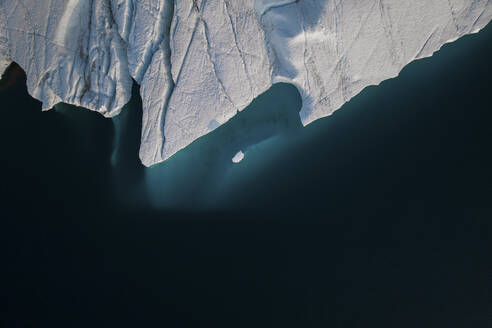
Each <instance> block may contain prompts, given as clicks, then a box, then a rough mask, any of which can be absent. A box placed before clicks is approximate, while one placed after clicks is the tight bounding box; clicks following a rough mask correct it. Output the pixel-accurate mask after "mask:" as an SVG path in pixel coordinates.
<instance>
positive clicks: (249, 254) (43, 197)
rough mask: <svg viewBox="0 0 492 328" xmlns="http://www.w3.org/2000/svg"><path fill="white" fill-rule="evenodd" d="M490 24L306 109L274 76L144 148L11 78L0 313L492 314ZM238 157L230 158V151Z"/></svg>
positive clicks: (186, 316) (84, 317) (121, 123)
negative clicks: (302, 113)
mask: <svg viewBox="0 0 492 328" xmlns="http://www.w3.org/2000/svg"><path fill="white" fill-rule="evenodd" d="M491 95H492V26H488V27H487V28H485V29H484V30H483V31H481V32H480V33H478V34H475V35H469V36H466V37H464V38H462V39H460V40H458V41H456V42H454V43H452V44H448V45H445V46H444V47H443V48H442V49H441V50H440V51H439V52H438V53H436V54H435V55H434V56H433V57H431V58H427V59H422V60H419V61H416V62H414V63H411V64H410V65H408V66H407V67H406V68H405V69H404V70H403V71H402V72H401V74H400V75H399V77H397V78H395V79H391V80H388V81H385V82H383V83H382V84H381V85H379V86H372V87H369V88H366V89H365V90H364V91H363V92H362V93H361V94H359V95H358V96H356V97H355V98H354V99H352V100H351V101H350V102H349V103H347V104H345V105H344V106H343V107H342V108H341V109H340V110H339V111H337V112H335V114H334V115H332V116H330V117H327V118H324V119H321V120H318V121H315V122H314V123H312V124H310V125H308V126H306V127H304V128H303V127H302V126H301V124H300V122H299V119H298V111H299V109H300V106H301V100H300V97H299V94H298V93H297V91H296V89H295V88H294V87H293V86H291V85H287V84H278V85H275V86H273V87H272V88H271V89H270V90H269V91H268V92H266V93H265V94H263V95H261V96H260V97H258V98H257V99H256V100H255V101H254V102H253V103H252V104H251V105H250V106H249V107H248V108H246V109H244V110H243V111H242V112H241V113H239V114H238V115H237V116H236V117H234V118H233V119H231V120H230V121H229V122H228V123H227V124H225V125H223V126H221V127H219V128H218V129H216V130H215V131H213V132H212V133H210V134H209V135H207V136H204V137H203V138H200V139H198V140H196V141H195V142H194V143H193V144H192V145H190V146H189V147H188V148H186V149H184V150H182V151H180V152H179V153H177V154H176V155H175V156H173V157H172V158H171V159H169V160H168V161H166V162H164V163H161V164H158V165H155V166H153V167H151V168H145V167H144V166H142V165H141V164H140V162H139V159H138V146H139V138H140V120H141V105H140V99H139V96H138V85H135V86H134V90H133V98H132V100H131V102H130V103H129V104H128V105H127V106H126V107H125V109H124V110H123V112H122V114H121V115H120V116H118V117H116V118H114V119H105V118H103V117H102V116H100V115H99V114H96V113H94V112H91V111H88V110H86V109H82V108H76V107H74V106H69V105H65V104H60V105H57V106H55V108H54V109H53V110H50V111H48V112H41V111H40V108H41V105H40V103H39V102H38V101H36V100H34V99H32V98H31V97H29V95H28V94H27V91H26V88H25V85H23V82H22V77H20V78H17V80H16V81H14V82H9V83H8V85H3V87H2V89H1V90H0V109H1V120H0V124H1V127H0V136H1V138H0V142H1V148H0V149H1V150H2V152H1V154H0V158H1V169H0V172H1V192H2V195H1V196H2V197H1V200H0V204H1V208H2V215H1V217H2V218H1V220H0V222H1V223H0V236H1V241H2V245H0V246H1V247H2V252H1V256H2V275H4V277H2V279H1V281H2V283H1V284H0V291H1V292H0V295H2V296H1V297H0V300H1V302H2V303H1V305H2V306H1V308H0V322H1V323H2V324H3V323H5V325H3V326H5V327H14V326H37V327H44V326H50V327H52V326H63V327H87V326H99V325H101V326H117V325H125V326H126V325H133V326H134V327H135V326H147V327H156V326H166V327H222V326H223V327H328V326H329V327H373V326H376V327H416V326H419V327H436V326H438V327H441V326H442V327H488V326H489V325H490V323H491V320H492V319H491V316H490V308H491V305H492V302H491V299H490V293H489V291H490V288H491V287H492V286H491V279H490V277H491V273H492V271H491V269H492V265H491V263H492V262H491V260H490V259H491V256H490V255H491V254H490V249H491V245H490V237H491V231H492V229H491V228H492V224H491V222H490V220H491V219H492V171H491V167H492V155H491V151H490V149H491V147H490V142H491V141H492V129H491V124H492V101H491ZM239 150H242V151H243V152H244V153H245V157H244V159H243V160H242V161H241V162H240V163H238V164H234V163H232V161H231V159H232V157H233V156H234V154H236V152H237V151H239Z"/></svg>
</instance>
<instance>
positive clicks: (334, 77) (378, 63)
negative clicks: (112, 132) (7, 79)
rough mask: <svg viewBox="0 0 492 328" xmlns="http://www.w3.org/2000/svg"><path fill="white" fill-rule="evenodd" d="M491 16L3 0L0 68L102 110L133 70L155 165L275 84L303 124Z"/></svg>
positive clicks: (374, 6) (344, 4) (468, 3)
mask: <svg viewBox="0 0 492 328" xmlns="http://www.w3.org/2000/svg"><path fill="white" fill-rule="evenodd" d="M491 19H492V2H491V1H489V0H433V1H429V0H414V1H408V0H362V1H361V0H331V1H328V0H241V1H235V0H174V1H173V0H0V73H2V72H3V71H4V70H5V69H6V68H7V67H8V65H9V64H10V63H11V62H16V63H17V64H19V65H20V66H21V67H22V68H23V69H24V70H25V71H26V75H27V87H28V91H29V93H30V94H31V95H32V96H33V97H34V98H36V99H39V100H40V101H41V102H42V104H43V105H42V108H43V110H49V109H50V108H53V106H54V105H56V104H57V103H60V102H64V103H68V104H73V105H77V106H82V107H85V108H88V109H91V110H94V111H97V112H99V113H101V114H102V115H104V116H105V117H114V116H115V115H117V114H118V113H119V112H120V111H121V109H122V107H123V106H124V105H125V104H126V103H127V102H128V101H129V99H130V97H131V89H132V83H133V80H134V81H136V82H137V83H138V84H139V85H140V93H141V98H142V102H143V103H142V105H143V117H142V135H141V146H140V159H141V161H142V163H143V164H144V165H146V166H150V165H153V164H156V163H159V162H162V161H164V160H166V159H167V158H169V157H170V156H172V155H173V154H175V153H176V152H178V151H179V150H181V149H183V148H185V147H186V146H187V145H189V144H190V143H191V142H193V141H194V140H195V139H197V138H200V137H201V136H203V135H205V134H207V133H209V132H211V131H213V130H214V129H216V128H217V127H219V126H220V125H222V124H225V123H226V122H227V121H228V120H229V119H231V118H232V117H234V116H235V115H236V114H237V113H238V112H239V111H241V110H242V109H244V108H245V107H247V106H248V104H250V103H251V102H252V100H253V99H255V98H256V97H257V96H259V95H260V94H262V93H263V92H265V91H266V90H268V89H269V88H270V87H271V86H272V85H273V84H274V83H278V82H286V83H291V84H293V85H294V86H295V87H296V88H297V89H298V90H299V93H300V95H301V97H302V101H303V104H302V108H301V110H300V113H299V114H300V120H301V122H302V124H303V125H307V124H309V123H311V122H313V121H315V120H317V119H319V118H322V117H326V116H329V115H331V114H332V113H333V112H334V111H336V110H337V109H339V108H340V107H341V106H342V105H343V104H344V103H346V102H348V101H349V100H350V99H351V98H352V97H354V96H355V95H357V94H358V93H359V92H361V91H362V89H364V88H365V87H367V86H370V85H377V84H379V83H381V82H382V81H384V80H386V79H390V78H393V77H396V76H397V75H398V74H399V72H400V71H401V70H402V69H403V67H404V66H406V65H407V64H408V63H410V62H412V61H414V60H416V59H419V58H424V57H429V56H431V55H432V54H433V53H434V52H435V51H437V50H439V49H440V47H441V46H442V45H443V44H445V43H447V42H452V41H454V40H456V39H458V38H460V37H461V36H464V35H466V34H470V33H476V32H478V31H480V30H481V29H482V28H483V27H484V26H486V25H487V24H488V23H489V22H490V20H491Z"/></svg>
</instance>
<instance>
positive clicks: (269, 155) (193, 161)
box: [56, 27, 492, 211]
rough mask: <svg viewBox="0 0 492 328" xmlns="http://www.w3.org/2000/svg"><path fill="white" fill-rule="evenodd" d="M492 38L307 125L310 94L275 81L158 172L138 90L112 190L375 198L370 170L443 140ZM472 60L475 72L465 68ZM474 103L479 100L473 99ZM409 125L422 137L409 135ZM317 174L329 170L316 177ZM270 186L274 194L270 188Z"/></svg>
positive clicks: (206, 203)
mask: <svg viewBox="0 0 492 328" xmlns="http://www.w3.org/2000/svg"><path fill="white" fill-rule="evenodd" d="M491 35H492V31H491V28H490V27H488V28H486V29H484V30H483V31H481V32H480V33H479V34H476V35H470V36H466V37H464V38H462V39H460V40H458V41H456V42H455V43H453V44H449V45H445V46H444V47H443V49H442V50H441V51H439V52H438V53H436V54H435V55H434V56H433V57H432V58H427V59H423V60H419V61H416V62H414V63H411V64H410V65H408V66H407V67H406V68H405V69H404V70H403V71H402V72H401V74H400V75H399V77H398V78H396V79H392V80H388V81H385V82H383V83H382V84H381V85H379V86H371V87H368V88H366V89H365V90H363V92H362V93H361V94H359V95H358V96H356V97H355V98H354V99H353V100H351V101H350V102H349V103H347V104H345V105H344V106H343V107H342V108H341V109H340V110H339V111H337V112H335V114H334V115H332V116H330V117H327V118H324V119H321V120H318V121H315V122H314V123H312V124H310V125H308V126H306V127H304V128H303V127H302V126H301V124H300V121H299V115H298V112H299V109H300V108H301V98H300V96H299V93H298V92H297V90H296V88H295V87H293V86H292V85H289V84H276V85H274V86H273V87H272V88H271V89H270V90H268V91H267V92H266V93H265V94H262V95H260V96H259V97H258V98H257V99H255V100H254V101H253V103H252V104H250V106H248V107H247V108H245V109H244V110H243V111H242V112H240V113H239V114H238V115H237V116H235V117H234V118H232V119H231V120H230V121H229V122H227V123H226V124H224V125H222V126H220V127H219V128H217V129H216V130H214V131H213V132H211V133H210V134H208V135H206V136H204V137H202V138H199V139H198V140H196V141H195V142H193V143H192V144H191V145H190V146H188V147H187V148H185V149H183V150H181V151H179V152H178V153H177V154H175V155H174V156H173V157H171V158H170V159H168V160H167V161H165V162H163V163H160V164H157V165H154V166H152V167H150V168H145V167H143V166H142V165H141V164H140V163H139V161H138V155H137V154H138V144H139V134H140V127H139V126H140V120H141V110H142V109H141V102H140V99H139V96H138V86H135V88H134V90H133V97H132V101H131V102H130V103H129V104H128V105H127V106H125V108H124V109H123V110H122V113H121V114H120V116H118V117H115V118H113V119H112V122H113V132H114V137H113V147H112V153H111V158H110V162H111V165H112V171H113V179H112V180H113V188H112V189H113V191H114V193H115V195H117V196H116V198H118V199H119V202H121V203H122V204H123V206H136V207H148V206H150V207H154V208H165V209H187V210H190V209H192V210H203V209H235V208H255V207H257V206H258V207H260V208H262V207H268V206H269V200H268V198H269V195H268V193H280V194H282V193H284V194H285V195H284V196H280V195H279V196H278V197H286V198H292V197H293V196H292V195H293V194H296V193H297V191H296V190H295V188H296V187H295V185H296V183H297V182H296V181H297V180H296V176H298V177H299V179H307V180H308V181H310V180H312V181H311V182H308V183H311V184H313V185H315V186H316V187H315V188H314V189H310V192H311V193H312V195H310V196H306V197H309V199H308V201H307V202H308V204H305V203H306V199H304V200H303V203H304V206H306V207H308V208H309V207H312V206H314V205H315V204H311V203H310V202H311V201H312V202H313V203H314V202H321V203H323V202H325V201H326V200H327V199H332V201H334V202H335V201H337V199H338V198H339V197H342V196H340V195H342V194H344V193H347V192H349V191H348V190H347V189H350V188H351V187H349V186H353V188H354V189H357V188H360V186H356V181H357V179H369V180H371V182H367V184H366V185H364V186H363V187H362V189H363V190H365V191H364V192H367V193H368V194H371V188H372V187H370V186H371V184H374V185H376V184H378V183H380V181H377V179H374V180H372V178H371V177H367V176H365V175H370V176H377V175H378V174H380V173H381V172H378V171H374V170H373V171H370V170H371V168H377V167H384V166H385V162H389V163H391V161H392V158H391V156H400V157H401V156H414V155H415V156H418V155H419V154H412V151H409V152H405V153H404V154H401V153H396V152H395V149H399V150H400V151H401V150H402V149H404V148H407V147H410V148H413V145H415V142H417V144H418V143H421V145H419V146H418V147H422V144H424V145H431V144H432V143H438V142H439V137H437V136H435V135H432V133H433V132H432V131H433V129H435V128H434V127H432V126H430V124H435V121H433V119H432V117H439V116H441V117H442V119H443V122H446V119H447V115H448V113H449V112H452V109H450V108H448V107H452V106H454V104H453V103H452V101H451V102H448V101H446V99H445V98H446V97H448V96H449V95H448V93H449V92H452V93H453V94H456V92H458V93H459V92H460V91H463V92H465V91H466V92H468V91H467V90H465V89H466V84H467V83H464V84H463V85H459V84H460V83H463V81H462V82H459V81H460V76H462V77H463V78H464V79H473V78H474V77H473V76H474V75H473V72H467V70H468V71H470V70H476V69H477V67H476V66H471V65H470V63H469V60H470V58H471V55H472V54H473V56H474V58H475V59H473V60H478V59H477V58H482V60H484V59H483V58H484V57H483V56H485V57H486V56H487V53H489V52H490V50H489V49H490V46H488V48H486V47H485V46H484V44H485V43H487V42H488V43H489V44H490V40H491ZM481 52H482V53H483V55H481V54H480V53H481ZM467 62H468V63H469V66H468V67H467V66H466V65H464V63H467ZM444 79H446V81H445V80H444ZM453 79H454V80H453ZM450 90H451V91H450ZM468 97H476V95H473V93H471V94H470V95H469V96H468ZM415 99H416V101H415ZM412 101H413V102H412ZM70 107H73V106H68V105H57V106H56V111H57V112H59V113H62V114H63V116H64V117H66V118H67V119H68V121H70V122H71V123H70V124H71V125H73V126H74V129H75V130H76V131H79V132H78V135H79V136H80V138H81V139H82V140H83V139H84V138H88V137H87V134H88V133H89V135H90V132H87V131H88V130H90V128H89V129H87V122H86V123H84V119H83V118H82V117H81V116H83V115H84V114H81V113H80V112H81V110H80V109H79V110H73V108H72V110H69V108H70ZM473 110H474V108H473V106H471V107H470V108H469V109H467V111H469V112H470V113H473ZM83 111H84V110H82V112H83ZM425 115H428V116H429V117H427V118H426V116H425ZM72 118H73V120H72ZM99 119H100V120H103V118H102V117H101V118H99ZM444 124H446V123H444ZM84 127H85V128H84ZM409 127H410V129H420V130H422V133H420V134H419V133H418V131H417V132H416V133H415V135H413V136H405V135H403V134H402V133H408V132H409V130H408V129H409ZM402 131H403V132H402ZM429 133H430V134H429ZM84 134H85V136H84ZM426 138H427V139H428V142H427V141H426V140H425V139H426ZM91 142H92V143H94V142H97V141H95V140H92V141H91ZM392 142H395V143H393V144H392ZM397 143H399V145H398V144H397ZM395 147H396V148H395ZM436 147H438V145H437V144H436ZM423 148H424V149H423V150H424V151H425V150H426V149H425V147H423ZM239 150H241V151H243V152H244V153H245V157H244V159H243V160H242V161H241V162H240V163H237V164H235V163H233V162H232V161H231V159H232V157H233V156H234V154H236V152H237V151H239ZM413 151H415V149H413ZM429 151H432V150H430V149H429ZM405 154H406V155H405ZM427 160H430V159H427ZM411 161H412V159H409V161H407V162H409V163H411ZM364 162H365V164H364ZM356 163H357V164H358V165H356ZM399 164H401V163H399ZM364 165H366V167H364ZM408 165H409V166H408V167H405V166H403V167H396V168H395V172H393V173H394V175H395V176H405V174H406V173H405V172H408V171H409V170H410V171H411V170H414V166H412V165H413V164H408ZM316 170H318V172H319V171H325V172H324V173H315V172H316ZM397 170H402V172H397ZM327 172H328V173H327ZM323 174H324V175H325V178H324V179H322V180H320V181H316V176H319V175H323ZM384 179H385V178H384V176H383V177H382V182H381V183H382V184H383V185H385V184H387V185H386V188H388V192H389V189H391V186H392V184H393V183H395V182H394V181H392V180H391V181H389V180H388V181H386V182H384ZM388 179H389V178H388ZM391 179H394V177H393V178H391ZM323 184H325V185H323ZM263 185H264V190H263V187H262V186H263ZM272 186H273V189H272V188H271V187H272ZM269 188H270V190H271V191H270V192H268V191H265V190H269ZM302 188H303V187H300V189H301V190H302ZM299 192H301V191H299ZM383 193H385V192H383ZM260 195H261V196H260ZM287 195H288V196H287ZM258 197H259V199H258ZM293 198H295V197H293ZM301 198H302V197H301ZM368 198H371V196H368ZM376 201H377V200H376ZM296 203H297V201H293V204H289V206H293V207H297V206H299V208H297V210H299V211H303V208H302V206H301V205H297V204H296ZM277 205H278V204H277ZM284 206H287V204H284Z"/></svg>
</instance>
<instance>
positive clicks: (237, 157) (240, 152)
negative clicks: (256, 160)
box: [232, 151, 244, 163]
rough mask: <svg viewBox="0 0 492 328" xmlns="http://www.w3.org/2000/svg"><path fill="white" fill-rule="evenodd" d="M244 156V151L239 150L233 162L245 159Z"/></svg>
mask: <svg viewBox="0 0 492 328" xmlns="http://www.w3.org/2000/svg"><path fill="white" fill-rule="evenodd" d="M243 158H244V153H243V152H242V151H238V152H237V153H236V155H234V157H233V158H232V162H233V163H239V162H241V161H242V160H243Z"/></svg>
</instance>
